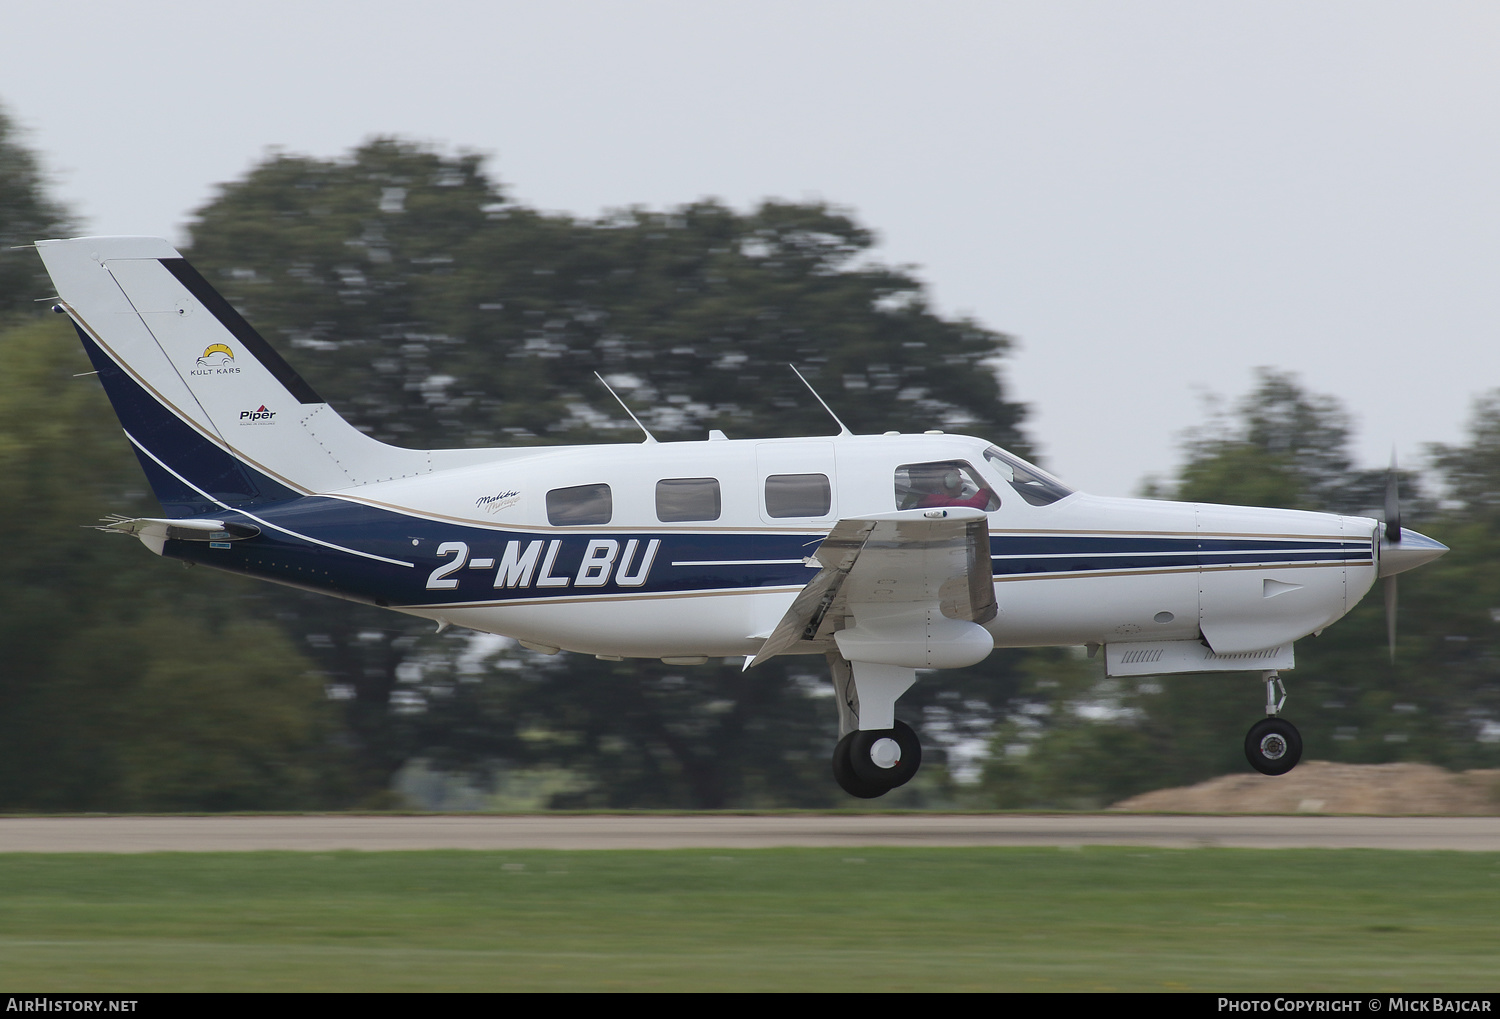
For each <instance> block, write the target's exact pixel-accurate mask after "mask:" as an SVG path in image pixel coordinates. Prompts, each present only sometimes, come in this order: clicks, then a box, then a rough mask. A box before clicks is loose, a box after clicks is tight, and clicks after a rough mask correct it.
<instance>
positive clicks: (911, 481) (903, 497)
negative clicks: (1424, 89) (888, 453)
mask: <svg viewBox="0 0 1500 1019" xmlns="http://www.w3.org/2000/svg"><path fill="white" fill-rule="evenodd" d="M933 506H969V507H972V508H973V509H981V510H984V511H985V512H989V511H991V510H997V509H999V508H1000V497H999V496H998V495H996V494H995V492H994V490H993V489H991V488H990V486H989V485H987V484H986V483H985V482H984V479H983V478H981V477H980V476H979V472H978V471H976V470H974V468H973V467H972V466H970V465H969V464H968V463H965V462H964V461H963V460H938V461H934V462H932V463H919V464H902V465H901V466H900V467H897V468H896V508H897V509H903V510H906V509H927V508H929V507H933Z"/></svg>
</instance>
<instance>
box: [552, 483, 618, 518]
mask: <svg viewBox="0 0 1500 1019" xmlns="http://www.w3.org/2000/svg"><path fill="white" fill-rule="evenodd" d="M613 515H614V500H613V499H612V498H611V496H610V493H609V486H608V485H579V486H577V487H576V488H554V489H553V490H552V491H550V492H548V493H547V522H548V523H551V524H558V525H562V524H607V523H609V518H610V517H612V516H613Z"/></svg>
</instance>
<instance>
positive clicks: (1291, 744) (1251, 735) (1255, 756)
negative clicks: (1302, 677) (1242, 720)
mask: <svg viewBox="0 0 1500 1019" xmlns="http://www.w3.org/2000/svg"><path fill="white" fill-rule="evenodd" d="M1261 679H1263V680H1264V681H1265V684H1266V717H1265V718H1263V719H1261V720H1260V721H1259V722H1256V723H1255V724H1254V725H1252V726H1251V727H1250V731H1249V732H1248V733H1246V734H1245V759H1246V760H1248V761H1249V762H1250V767H1252V768H1254V769H1255V770H1256V771H1258V772H1260V773H1261V774H1262V775H1285V774H1286V773H1287V772H1289V771H1291V770H1292V769H1293V768H1295V767H1296V766H1297V762H1298V761H1300V760H1301V759H1302V734H1301V733H1299V732H1298V731H1297V727H1296V726H1295V725H1293V724H1292V723H1291V722H1288V721H1287V720H1286V719H1284V718H1278V717H1277V714H1278V713H1279V712H1280V711H1281V708H1282V705H1284V704H1285V703H1286V687H1285V686H1284V685H1283V684H1282V682H1281V675H1280V674H1279V673H1277V672H1275V671H1272V672H1265V673H1262V674H1261Z"/></svg>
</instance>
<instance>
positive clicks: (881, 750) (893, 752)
mask: <svg viewBox="0 0 1500 1019" xmlns="http://www.w3.org/2000/svg"><path fill="white" fill-rule="evenodd" d="M870 760H871V762H872V763H874V765H875V767H877V768H894V767H895V766H896V765H898V764H900V763H901V744H900V743H897V742H896V741H895V740H893V739H891V738H890V737H889V736H887V737H884V738H882V739H878V740H876V741H875V742H874V743H872V744H871V745H870Z"/></svg>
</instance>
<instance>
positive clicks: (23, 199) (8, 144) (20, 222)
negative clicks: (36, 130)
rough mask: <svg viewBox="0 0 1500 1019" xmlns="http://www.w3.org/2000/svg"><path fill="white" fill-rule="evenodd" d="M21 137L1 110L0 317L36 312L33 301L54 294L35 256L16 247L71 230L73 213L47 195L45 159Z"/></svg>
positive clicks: (11, 121) (64, 233) (13, 122)
mask: <svg viewBox="0 0 1500 1019" xmlns="http://www.w3.org/2000/svg"><path fill="white" fill-rule="evenodd" d="M19 136H20V131H19V130H18V129H17V127H16V124H15V121H14V120H12V119H11V118H10V116H9V115H8V114H7V113H6V112H5V110H4V109H3V108H0V316H4V315H7V314H13V313H16V312H30V311H33V310H35V305H34V304H33V302H34V301H36V300H39V299H41V298H44V297H48V296H50V295H51V294H52V293H53V291H52V290H51V289H49V288H50V287H51V285H52V284H51V283H50V281H49V280H48V279H47V274H46V273H45V272H43V271H42V267H41V264H40V263H39V262H38V261H37V259H36V256H35V255H34V254H32V253H31V252H30V251H24V250H20V251H18V250H13V249H14V248H16V247H18V246H20V245H26V244H31V243H33V242H35V241H38V240H41V239H43V238H48V237H63V236H67V235H68V233H69V232H70V231H71V229H72V221H71V217H70V216H69V215H68V214H67V212H66V211H65V210H64V209H63V208H62V206H61V205H59V204H58V203H56V202H55V201H53V200H52V199H51V198H50V197H49V196H48V195H47V190H46V184H45V180H44V178H43V175H42V170H41V165H40V162H39V161H38V159H37V157H36V155H35V154H34V153H33V152H32V151H31V150H30V149H28V148H26V147H25V146H23V145H22V144H21V142H20V137H19Z"/></svg>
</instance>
